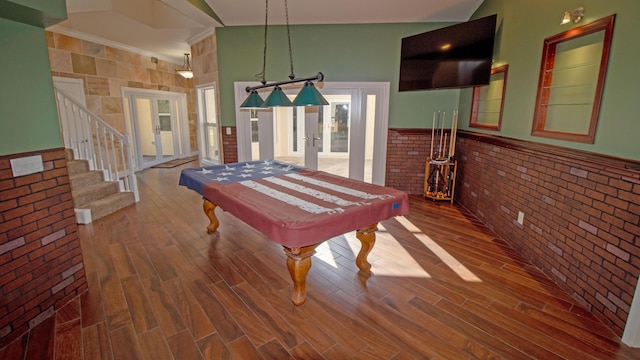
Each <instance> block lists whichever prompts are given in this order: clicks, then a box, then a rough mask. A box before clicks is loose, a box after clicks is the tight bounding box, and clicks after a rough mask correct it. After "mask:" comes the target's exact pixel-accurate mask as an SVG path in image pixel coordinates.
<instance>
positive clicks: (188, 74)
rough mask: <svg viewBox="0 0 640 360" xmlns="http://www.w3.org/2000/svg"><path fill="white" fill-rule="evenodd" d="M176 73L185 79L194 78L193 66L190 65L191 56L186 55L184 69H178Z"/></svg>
mask: <svg viewBox="0 0 640 360" xmlns="http://www.w3.org/2000/svg"><path fill="white" fill-rule="evenodd" d="M176 72H177V73H178V74H180V75H182V77H183V78H185V79H191V78H192V77H193V70H191V64H189V54H184V64H182V69H176Z"/></svg>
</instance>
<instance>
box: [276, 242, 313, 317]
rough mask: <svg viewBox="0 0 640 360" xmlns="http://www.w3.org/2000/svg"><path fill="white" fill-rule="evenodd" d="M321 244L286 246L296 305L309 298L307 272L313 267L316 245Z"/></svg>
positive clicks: (292, 295) (293, 298)
mask: <svg viewBox="0 0 640 360" xmlns="http://www.w3.org/2000/svg"><path fill="white" fill-rule="evenodd" d="M318 245H320V244H315V245H309V246H304V247H299V248H298V247H296V248H288V247H284V252H285V254H287V268H288V269H289V274H290V275H291V280H293V293H292V294H291V301H293V304H294V305H296V306H297V305H302V304H304V302H305V300H307V273H308V272H309V269H310V268H311V256H313V254H315V252H316V251H315V249H316V247H317V246H318Z"/></svg>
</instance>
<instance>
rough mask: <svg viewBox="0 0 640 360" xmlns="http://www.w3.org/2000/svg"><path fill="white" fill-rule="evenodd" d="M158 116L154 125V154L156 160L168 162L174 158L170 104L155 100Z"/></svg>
mask: <svg viewBox="0 0 640 360" xmlns="http://www.w3.org/2000/svg"><path fill="white" fill-rule="evenodd" d="M157 106H158V116H157V123H156V129H157V131H156V147H157V148H158V150H156V153H157V154H158V160H159V161H160V162H162V161H163V160H168V159H171V158H174V157H175V154H176V152H175V148H174V146H175V144H174V141H173V127H172V126H171V124H172V121H171V102H170V101H169V100H166V99H161V100H157Z"/></svg>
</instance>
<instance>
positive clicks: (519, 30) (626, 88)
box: [459, 0, 640, 160]
mask: <svg viewBox="0 0 640 360" xmlns="http://www.w3.org/2000/svg"><path fill="white" fill-rule="evenodd" d="M579 5H583V6H584V7H585V17H584V19H583V20H582V22H580V23H579V24H577V25H576V24H571V25H569V24H567V25H560V18H561V17H562V14H563V12H564V11H565V10H568V11H570V12H572V11H573V10H574V9H575V8H576V7H578V6H579ZM496 13H497V14H498V24H499V28H498V32H497V35H498V37H497V41H496V46H495V49H494V61H495V64H496V65H501V64H505V63H506V64H509V74H508V83H507V91H506V94H505V103H504V113H503V119H502V129H501V131H500V132H497V133H496V132H494V131H488V130H478V129H474V130H473V131H479V132H485V133H496V134H498V135H500V136H506V137H512V138H518V139H524V140H528V141H536V142H541V143H547V144H553V145H558V146H563V147H569V148H574V149H580V150H585V151H590V152H595V153H602V154H606V155H611V156H617V157H622V158H627V159H632V160H640V141H638V138H639V137H640V120H639V116H638V114H640V66H638V58H640V46H638V44H639V42H638V36H639V35H640V27H638V17H640V1H637V0H617V1H602V0H583V1H579V2H576V1H573V0H536V1H530V0H485V1H484V3H483V4H482V5H481V6H480V8H479V9H478V10H477V11H476V13H475V14H474V16H473V18H479V17H483V16H486V15H490V14H496ZM611 14H617V15H616V23H615V27H614V31H613V42H612V47H611V54H610V58H609V67H608V71H607V79H606V82H605V90H604V96H603V100H602V107H601V109H600V118H599V121H598V128H597V132H596V137H595V143H594V144H581V143H574V142H568V141H560V140H553V139H546V138H541V137H534V136H531V126H532V123H533V112H534V106H535V100H536V91H537V86H538V77H539V72H540V61H541V58H542V46H543V41H544V39H545V38H547V37H549V36H552V35H555V34H558V33H561V32H564V31H567V30H569V29H571V28H572V27H577V26H580V25H584V24H587V23H589V22H592V21H595V20H598V19H601V18H603V17H606V16H609V15H611ZM470 100H471V91H470V90H468V89H465V90H462V91H461V93H460V126H459V127H460V129H468V125H469V120H468V119H469V109H470Z"/></svg>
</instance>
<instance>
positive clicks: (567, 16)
mask: <svg viewBox="0 0 640 360" xmlns="http://www.w3.org/2000/svg"><path fill="white" fill-rule="evenodd" d="M583 17H584V6H579V7H578V8H576V9H575V10H573V12H572V13H570V12H568V11H565V12H564V15H563V16H562V21H561V22H560V25H564V24H568V23H569V22H573V23H574V24H577V23H579V22H580V21H582V18H583Z"/></svg>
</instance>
